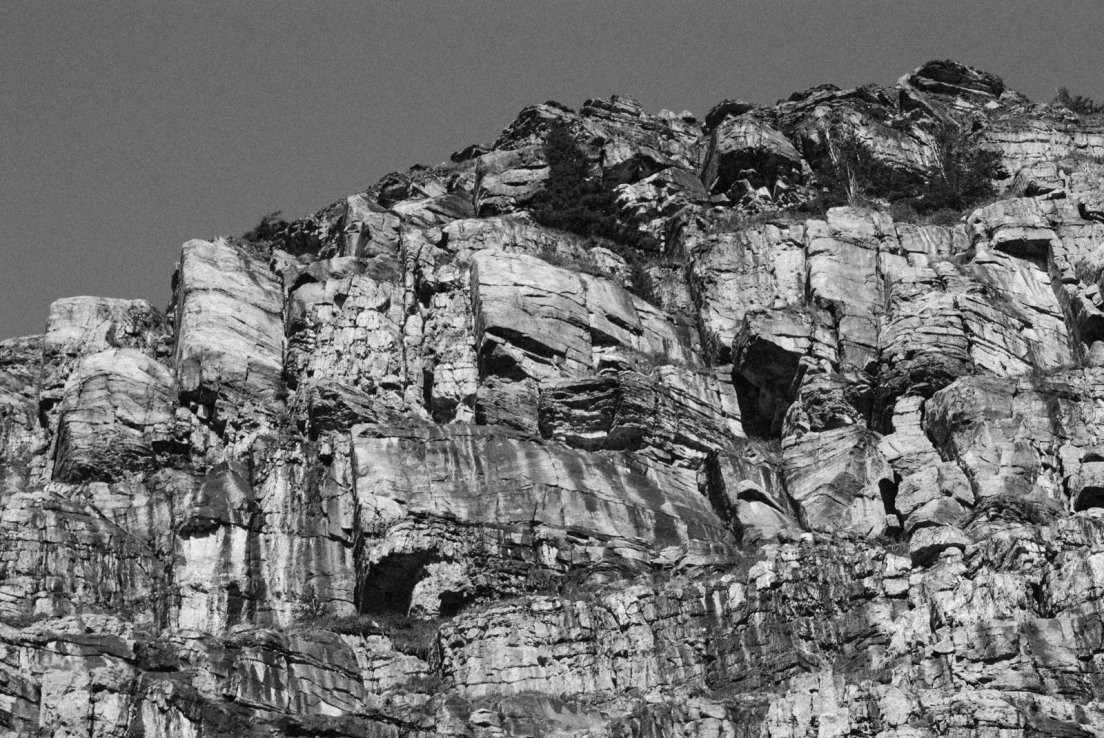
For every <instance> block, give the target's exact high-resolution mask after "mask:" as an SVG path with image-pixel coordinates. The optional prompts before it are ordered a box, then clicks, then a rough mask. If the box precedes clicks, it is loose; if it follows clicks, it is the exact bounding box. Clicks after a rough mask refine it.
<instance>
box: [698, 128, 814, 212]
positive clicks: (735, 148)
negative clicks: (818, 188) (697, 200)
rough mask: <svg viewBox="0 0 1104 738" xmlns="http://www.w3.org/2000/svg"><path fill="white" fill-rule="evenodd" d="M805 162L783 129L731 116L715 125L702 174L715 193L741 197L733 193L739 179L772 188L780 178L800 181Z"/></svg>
mask: <svg viewBox="0 0 1104 738" xmlns="http://www.w3.org/2000/svg"><path fill="white" fill-rule="evenodd" d="M803 165H804V160H803V159H802V158H801V154H800V153H798V151H797V149H795V148H794V146H793V144H791V143H790V142H789V141H788V140H787V139H786V137H785V136H783V135H782V133H781V132H780V131H777V130H775V129H774V128H772V127H771V126H769V125H767V124H766V123H763V122H761V121H757V120H754V119H752V118H750V117H748V116H737V117H729V118H726V119H725V120H724V122H722V123H721V124H720V125H718V126H717V127H716V128H715V129H713V132H712V134H711V138H710V142H709V153H708V154H707V155H706V159H705V170H704V173H703V175H702V178H703V181H704V182H705V185H706V187H707V188H708V189H709V191H710V192H711V193H714V194H723V193H730V194H729V197H730V198H731V199H733V200H738V199H739V198H738V197H732V194H731V191H732V189H733V185H735V184H736V183H737V182H738V181H740V180H746V181H747V183H748V185H749V186H750V188H752V189H758V188H760V187H766V188H768V190H772V189H773V188H774V186H775V185H776V184H777V183H778V181H779V180H783V181H785V182H793V183H796V182H799V181H800V180H801V173H802V166H803ZM772 194H773V192H772Z"/></svg>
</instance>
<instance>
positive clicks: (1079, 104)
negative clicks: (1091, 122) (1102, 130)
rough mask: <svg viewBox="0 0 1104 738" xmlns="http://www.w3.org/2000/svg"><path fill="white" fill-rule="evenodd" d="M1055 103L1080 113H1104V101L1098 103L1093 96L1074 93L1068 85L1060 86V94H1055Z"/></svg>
mask: <svg viewBox="0 0 1104 738" xmlns="http://www.w3.org/2000/svg"><path fill="white" fill-rule="evenodd" d="M1054 104H1055V105H1061V106H1062V107H1064V108H1066V109H1067V110H1070V111H1072V112H1074V113H1077V114H1078V115H1100V114H1101V113H1104V103H1098V102H1096V101H1095V100H1093V99H1092V98H1091V97H1085V96H1084V95H1074V94H1072V93H1070V91H1069V88H1068V87H1059V88H1058V94H1057V95H1055V96H1054Z"/></svg>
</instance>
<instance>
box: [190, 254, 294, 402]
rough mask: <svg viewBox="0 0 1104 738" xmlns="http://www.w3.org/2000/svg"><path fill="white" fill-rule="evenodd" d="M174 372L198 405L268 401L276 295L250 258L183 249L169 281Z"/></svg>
mask: <svg viewBox="0 0 1104 738" xmlns="http://www.w3.org/2000/svg"><path fill="white" fill-rule="evenodd" d="M175 301H176V354H175V357H174V358H175V362H176V371H177V381H178V382H179V385H180V390H181V392H182V393H184V394H185V395H186V396H194V397H196V398H197V400H196V401H197V402H199V403H201V404H210V403H211V400H210V399H208V395H212V396H217V395H224V396H226V397H227V404H229V405H231V407H226V408H224V411H226V410H236V408H233V407H232V403H234V402H236V401H238V402H240V401H241V400H238V399H237V398H243V399H245V400H252V401H261V402H263V401H266V400H271V398H272V396H273V395H274V393H275V392H276V390H277V388H279V387H280V386H281V385H282V382H281V378H280V375H281V370H282V368H283V343H284V341H283V320H282V314H283V290H282V289H281V287H280V284H279V282H278V281H277V279H276V276H275V275H274V274H272V273H271V272H270V271H269V270H268V268H267V265H266V264H265V263H264V261H262V260H261V259H259V258H258V257H257V256H255V255H253V254H251V253H249V252H247V251H246V250H245V249H244V248H237V247H235V246H232V245H231V244H230V243H228V242H227V241H225V240H218V241H215V242H209V241H189V242H188V243H186V244H184V248H183V251H182V254H181V258H180V267H179V269H178V271H177V275H176V294H175Z"/></svg>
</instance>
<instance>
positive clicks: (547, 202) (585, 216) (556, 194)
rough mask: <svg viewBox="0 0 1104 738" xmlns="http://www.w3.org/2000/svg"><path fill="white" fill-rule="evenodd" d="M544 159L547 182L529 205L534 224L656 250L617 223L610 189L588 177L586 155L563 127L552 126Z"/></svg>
mask: <svg viewBox="0 0 1104 738" xmlns="http://www.w3.org/2000/svg"><path fill="white" fill-rule="evenodd" d="M544 155H545V158H546V159H547V161H548V179H547V180H545V183H544V187H543V188H542V189H541V191H540V192H539V193H538V194H537V196H536V197H535V198H534V199H533V202H532V203H531V204H530V212H531V213H532V215H533V219H534V220H536V221H537V222H538V223H540V224H541V225H545V226H548V227H549V228H559V229H560V230H564V231H570V232H571V233H577V234H579V235H581V236H597V237H600V238H606V239H609V240H610V241H612V242H613V243H615V244H617V245H618V246H620V247H628V248H631V249H634V250H639V251H646V252H653V251H657V250H658V246H659V243H658V242H657V241H656V240H655V239H654V238H652V237H651V236H648V235H647V234H644V233H641V232H640V231H637V230H635V229H634V228H631V227H627V226H625V225H624V224H622V223H621V222H620V221H619V220H618V219H617V216H616V215H615V214H614V193H613V188H612V187H611V186H610V185H609V184H608V183H606V182H605V181H604V180H603V179H602V178H601V177H592V176H589V167H588V164H587V158H586V153H585V152H584V151H583V150H582V149H580V148H579V146H578V145H577V144H576V143H575V139H574V138H573V137H572V135H571V129H570V128H569V127H568V126H567V125H566V124H564V123H556V124H554V125H553V126H552V129H551V130H550V131H549V133H548V137H547V138H546V139H545V142H544Z"/></svg>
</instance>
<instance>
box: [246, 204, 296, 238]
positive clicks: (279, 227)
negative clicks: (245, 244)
mask: <svg viewBox="0 0 1104 738" xmlns="http://www.w3.org/2000/svg"><path fill="white" fill-rule="evenodd" d="M282 214H283V211H282V210H274V211H273V212H271V213H269V214H268V215H266V216H264V217H263V218H261V222H260V223H258V224H257V225H255V226H253V228H252V229H251V230H248V231H246V232H245V233H243V234H242V240H244V241H251V242H253V243H273V242H276V241H280V240H282V239H283V238H284V234H285V233H286V232H287V229H288V226H289V225H290V224H289V223H288V222H287V221H286V220H284V219H283V218H281V217H280V216H281V215H282Z"/></svg>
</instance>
